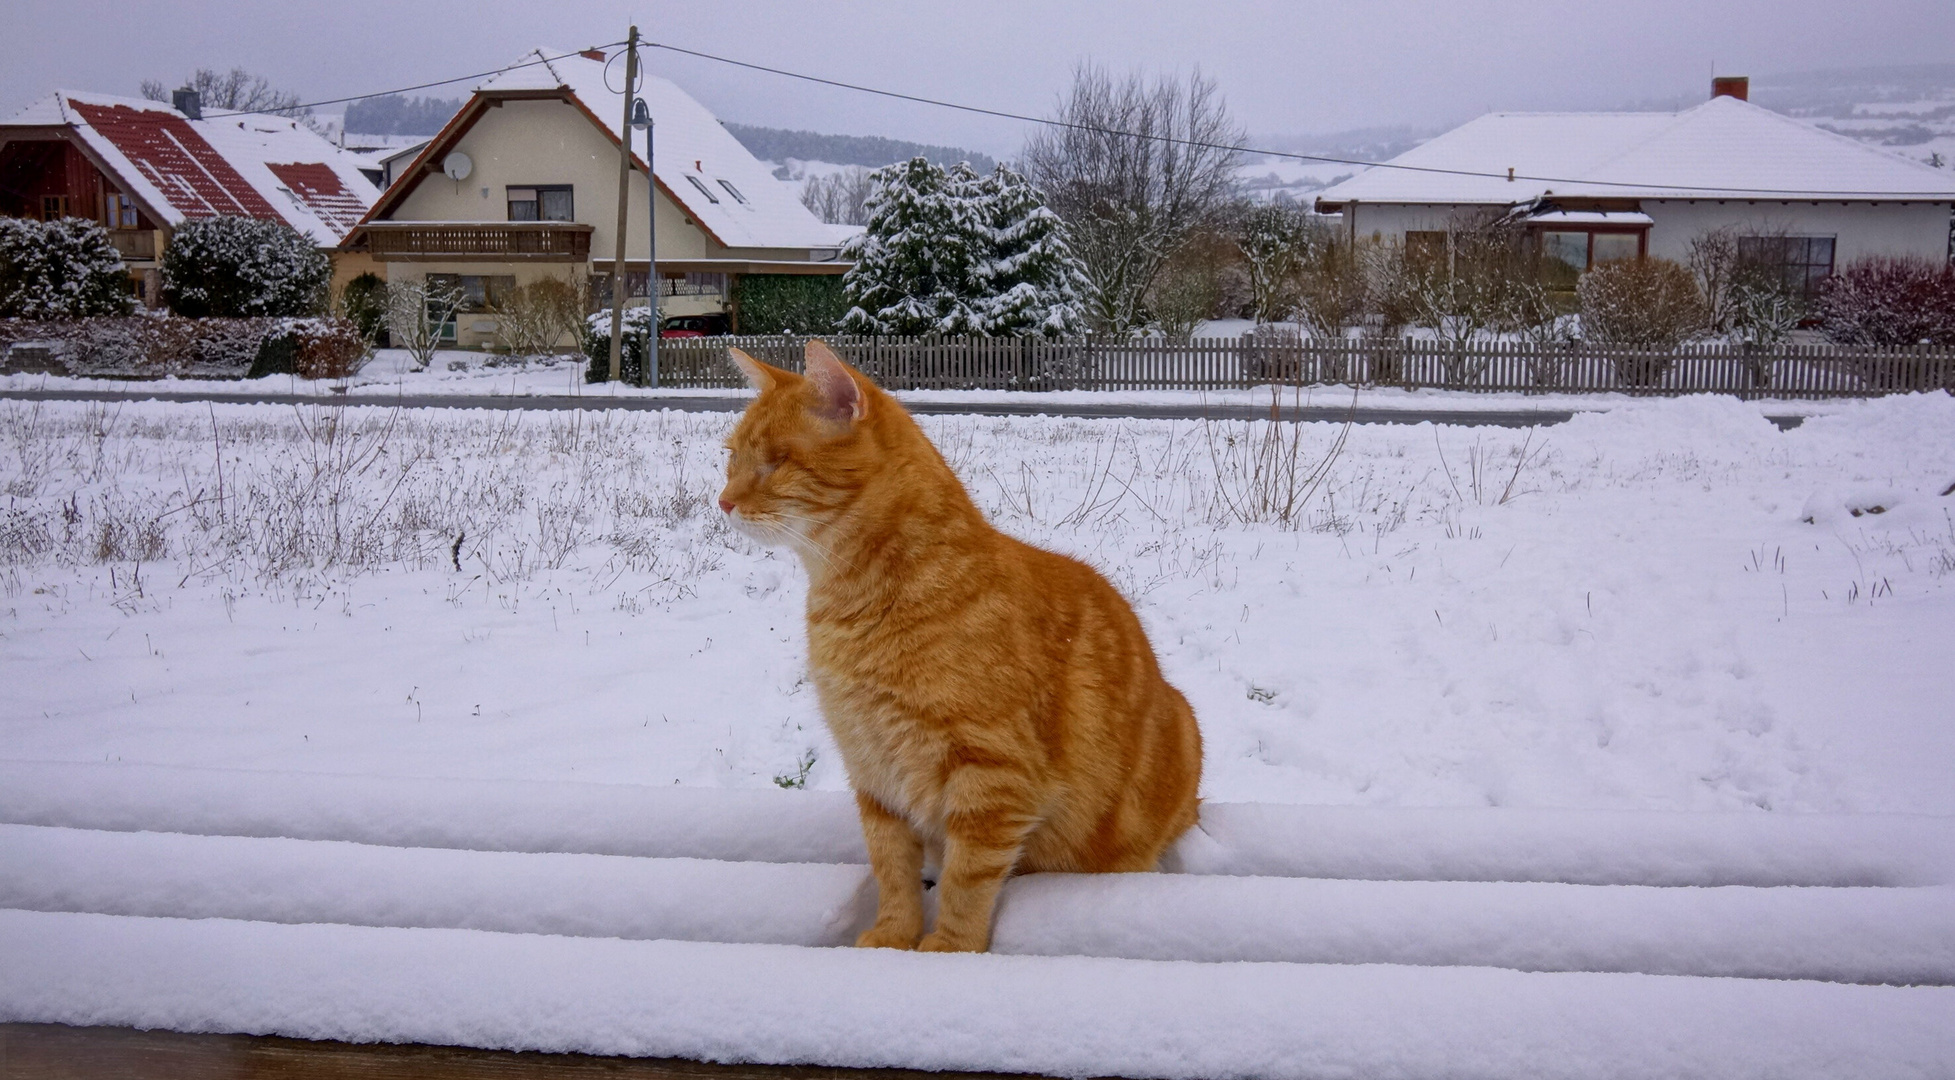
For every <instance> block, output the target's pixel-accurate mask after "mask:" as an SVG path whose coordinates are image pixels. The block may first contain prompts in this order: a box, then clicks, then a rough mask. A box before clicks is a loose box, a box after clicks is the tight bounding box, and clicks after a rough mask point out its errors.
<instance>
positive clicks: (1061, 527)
mask: <svg viewBox="0 0 1955 1080" xmlns="http://www.w3.org/2000/svg"><path fill="white" fill-rule="evenodd" d="M573 370H574V369H573ZM543 374H547V373H543ZM1811 413H1812V415H1811V416H1810V418H1809V419H1808V420H1807V421H1806V422H1805V423H1804V424H1803V425H1802V426H1800V427H1798V428H1796V429H1794V430H1791V431H1780V430H1778V429H1777V428H1776V427H1774V426H1773V425H1772V424H1770V423H1769V422H1767V421H1765V420H1764V419H1763V418H1762V416H1761V412H1760V408H1759V406H1758V405H1757V404H1756V403H1739V402H1733V401H1727V400H1723V399H1717V398H1698V399H1685V400H1673V401H1628V400H1624V401H1619V402H1616V403H1614V404H1613V407H1612V408H1610V409H1609V410H1607V411H1603V412H1594V413H1585V414H1583V415H1580V416H1577V417H1576V418H1575V419H1574V420H1573V421H1571V422H1568V423H1566V424H1561V425H1557V426H1554V427H1550V428H1541V429H1536V430H1533V431H1513V430H1506V429H1497V430H1489V429H1480V428H1461V427H1434V426H1432V425H1415V426H1414V425H1407V426H1360V427H1353V428H1350V429H1349V430H1348V431H1346V430H1344V429H1343V428H1342V427H1341V426H1340V425H1334V424H1306V425H1276V426H1274V427H1272V426H1270V425H1267V424H1263V423H1226V424H1223V423H1217V424H1213V425H1209V424H1204V423H1202V422H1177V421H1141V420H1072V419H1060V418H1049V417H1030V418H1004V417H981V416H946V417H927V418H924V419H923V420H922V421H921V422H922V423H923V424H924V426H925V428H926V430H928V431H929V432H930V434H931V435H932V436H933V437H934V438H935V439H936V440H937V441H938V443H939V445H940V446H941V447H942V448H943V450H944V452H945V455H946V457H947V458H948V459H949V460H950V461H951V463H952V464H953V466H954V467H955V468H957V469H958V471H959V472H960V474H961V475H963V476H964V477H965V479H966V481H967V483H968V484H969V486H970V487H971V490H972V492H973V494H974V496H975V497H976V498H977V500H978V501H979V503H980V505H981V506H983V507H984V508H985V510H986V511H987V513H989V514H990V515H991V517H992V518H993V520H994V521H996V522H997V523H998V524H999V525H1000V527H1002V528H1005V529H1007V530H1008V531H1011V532H1013V533H1015V534H1017V535H1020V536H1023V537H1026V538H1027V539H1030V540H1033V541H1035V542H1038V543H1041V544H1045V545H1047V546H1050V547H1053V548H1055V549H1058V550H1061V551H1066V552H1069V553H1072V554H1075V555H1078V556H1079V557H1082V558H1084V559H1087V560H1089V561H1091V562H1092V563H1094V564H1095V565H1097V566H1099V567H1100V568H1101V569H1102V570H1103V571H1104V572H1106V573H1107V575H1108V576H1109V577H1110V578H1111V579H1112V580H1113V581H1114V582H1115V583H1116V584H1117V585H1118V586H1119V587H1120V588H1121V589H1122V590H1123V591H1124V592H1125V593H1126V594H1127V595H1128V596H1129V597H1131V598H1132V599H1133V601H1134V603H1135V605H1136V608H1137V610H1138V611H1139V613H1140V615H1141V618H1142V619H1143V621H1144V622H1145V623H1146V625H1147V627H1148V629H1149V631H1150V633H1151V634H1152V636H1153V639H1154V642H1155V645H1156V647H1157V649H1158V651H1159V652H1160V654H1161V657H1162V662H1163V665H1164V667H1165V669H1166V671H1167V674H1168V676H1169V678H1170V679H1171V680H1172V681H1174V682H1175V683H1176V684H1177V685H1178V686H1179V687H1181V689H1182V690H1183V691H1184V692H1185V693H1187V695H1188V697H1189V699H1190V701H1191V702H1192V703H1193V704H1194V706H1195V709H1196V712H1197V714H1198V715H1199V716H1200V719H1201V722H1202V727H1203V734H1204V739H1205V746H1206V755H1207V758H1206V762H1207V766H1206V770H1205V775H1204V781H1203V794H1204V796H1205V797H1206V798H1207V799H1209V800H1210V801H1211V802H1212V803H1213V804H1214V805H1212V806H1211V807H1210V808H1209V810H1208V811H1207V812H1206V813H1205V816H1204V822H1203V829H1202V831H1201V832H1200V833H1199V834H1191V837H1190V839H1189V841H1188V842H1187V843H1184V844H1183V845H1182V847H1181V849H1180V850H1178V851H1177V853H1176V858H1175V860H1174V861H1175V868H1178V869H1180V870H1183V871H1185V873H1184V874H1182V875H1169V876H1164V877H1144V878H1137V879H1132V880H1131V881H1113V880H1097V881H1096V880H1090V879H1089V880H1077V879H1073V880H1069V879H1065V878H1050V879H1047V878H1028V879H1024V880H1022V881H1017V882H1014V883H1013V885H1012V887H1011V889H1010V890H1009V891H1008V893H1007V896H1006V901H1005V906H1004V908H1003V911H1002V912H1001V915H1000V923H999V951H1000V952H1017V953H1024V954H1038V955H1020V956H994V957H984V958H944V957H899V956H886V957H862V956H858V955H857V954H855V953H853V952H851V951H848V950H833V949H826V948H822V946H826V945H832V944H835V943H837V942H840V941H844V940H847V938H848V936H849V934H850V932H851V928H852V927H854V926H855V925H856V924H857V923H858V922H859V921H860V919H861V918H862V917H863V916H864V912H865V911H866V908H865V907H864V905H865V904H866V903H867V902H868V901H867V897H868V896H869V893H868V892H865V889H868V888H869V886H867V879H866V878H865V877H864V876H863V873H862V870H861V868H860V867H859V866H858V865H856V864H857V863H858V862H859V859H860V855H859V848H858V847H856V846H855V845H857V844H859V839H858V838H857V837H856V836H855V834H854V832H853V830H852V827H851V822H850V814H849V808H848V801H847V799H846V797H845V796H844V795H843V794H842V792H843V791H844V790H845V788H846V778H845V777H844V776H843V774H842V772H841V769H840V766H839V762H838V760H837V757H836V754H835V751H834V749H833V744H832V742H831V741H830V740H829V738H828V736H827V734H826V732H825V730H824V729H823V727H822V725H821V722H820V717H819V714H818V711H817V709H816V706H815V702H814V700H813V697H814V695H813V694H812V692H811V690H810V688H809V687H808V685H807V682H806V677H805V671H804V667H803V665H804V646H803V641H802V630H801V626H800V604H801V597H802V595H803V578H802V575H801V572H800V570H799V568H798V567H797V566H796V565H795V564H794V563H793V560H792V559H791V557H789V556H787V555H786V554H784V553H779V552H769V551H766V550H763V549H760V548H757V547H755V546H754V545H753V544H752V543H751V542H750V541H748V540H746V539H744V538H743V537H741V536H740V535H739V534H737V533H734V532H732V531H731V530H729V529H727V528H726V527H725V525H724V523H723V521H722V519H721V517H720V515H719V514H718V511H717V510H716V508H714V506H713V505H712V499H713V496H714V495H715V494H716V492H717V489H718V486H719V475H720V469H721V453H722V452H721V450H720V449H719V441H720V439H721V438H723V436H724V434H725V433H726V431H727V430H728V429H729V428H730V426H731V424H732V423H733V417H732V416H731V415H728V414H690V413H678V412H568V413H523V412H511V413H480V412H471V411H449V410H399V411H396V410H393V409H389V408H386V407H383V406H380V405H378V404H376V405H373V406H359V407H352V408H345V409H339V408H324V407H317V406H301V407H296V408H294V407H289V406H286V407H272V406H251V405H224V404H219V405H214V406H213V405H204V404H196V405H191V404H181V403H169V402H154V401H152V402H140V403H130V404H124V405H115V404H90V403H75V402H42V403H27V402H18V401H8V402H0V492H4V496H3V497H4V499H5V502H4V503H0V671H4V686H5V690H4V692H0V822H6V823H10V824H5V825H0V908H10V909H15V910H9V911H0V1019H54V1020H62V1021H65V1022H101V1023H125V1024H157V1025H162V1026H171V1027H178V1028H182V1029H186V1030H242V1031H278V1032H283V1033H287V1034H301V1035H305V1034H309V1035H315V1036H321V1037H338V1038H349V1037H352V1038H385V1039H395V1038H398V1039H426V1040H431V1041H452V1042H469V1043H474V1044H478V1045H493V1046H523V1047H534V1048H547V1049H587V1050H600V1051H608V1052H637V1053H663V1054H684V1055H692V1056H704V1057H713V1058H716V1059H723V1060H758V1061H807V1062H816V1063H828V1064H854V1065H882V1064H887V1065H902V1066H907V1067H931V1068H960V1069H964V1068H991V1069H1005V1070H1013V1069H1016V1070H1025V1071H1046V1072H1050V1073H1059V1074H1066V1075H1087V1074H1097V1075H1105V1074H1108V1073H1122V1072H1124V1073H1126V1074H1128V1075H1136V1076H1198V1075H1208V1076H1217V1075H1228V1076H1249V1075H1282V1076H1302V1075H1311V1074H1313V1071H1314V1072H1316V1073H1322V1072H1326V1071H1332V1072H1334V1071H1336V1070H1338V1069H1344V1070H1346V1071H1357V1072H1363V1073H1365V1074H1367V1075H1373V1074H1375V1075H1397V1076H1420V1075H1466V1076H1502V1075H1519V1074H1528V1075H1541V1074H1557V1075H1570V1076H1587V1075H1595V1076H1602V1075H1623V1076H1627V1075H1648V1076H1670V1075H1720V1076H1746V1075H1759V1076H1763V1075H1782V1076H1804V1075H1813V1076H1818V1075H1827V1074H1829V1073H1837V1072H1838V1071H1839V1067H1840V1066H1841V1065H1842V1063H1843V1062H1852V1063H1854V1065H1855V1068H1853V1069H1850V1070H1848V1071H1854V1072H1857V1073H1858V1074H1860V1075H1897V1076H1898V1075H1923V1076H1925V1075H1935V1074H1936V1071H1937V1070H1946V1069H1947V1068H1949V1067H1950V1066H1951V1064H1952V1063H1955V1041H1951V1040H1955V1036H1951V1035H1950V1032H1955V988H1951V986H1950V984H1955V954H1952V953H1950V951H1949V949H1950V946H1949V943H1950V942H1951V941H1955V899H1951V893H1950V890H1949V889H1947V888H1946V887H1944V886H1945V884H1946V883H1947V882H1948V881H1949V880H1950V876H1951V875H1950V870H1951V868H1955V861H1951V860H1950V858H1949V852H1948V849H1947V842H1948V840H1947V838H1948V837H1950V836H1951V835H1955V829H1949V828H1948V827H1947V825H1948V822H1947V821H1946V820H1940V819H1945V818H1947V817H1949V816H1955V789H1951V786H1950V785H1949V783H1948V777H1949V776H1950V775H1951V770H1955V724H1951V723H1950V722H1949V721H1950V715H1951V714H1950V708H1949V704H1948V703H1949V701H1951V700H1955V669H1952V668H1951V667H1950V666H1949V665H1948V664H1947V662H1946V654H1947V642H1948V641H1949V639H1950V637H1951V634H1950V631H1951V629H1955V496H1945V495H1943V494H1941V493H1942V492H1943V491H1944V490H1945V489H1947V488H1949V487H1950V485H1951V484H1955V401H1951V400H1950V399H1949V398H1948V397H1947V396H1946V395H1923V396H1914V397H1895V398H1887V399H1882V400H1877V401H1868V402H1853V403H1843V404H1838V405H1827V406H1824V407H1815V408H1813V409H1812V410H1811ZM1273 440H1275V441H1273ZM1292 440H1294V441H1292ZM1265 452H1267V454H1268V455H1273V457H1274V460H1278V461H1288V460H1290V459H1291V458H1292V455H1294V459H1295V460H1296V461H1297V462H1298V463H1299V464H1300V466H1301V467H1300V468H1299V469H1298V470H1297V472H1296V476H1297V478H1298V480H1297V482H1296V483H1295V485H1294V486H1293V485H1292V484H1291V482H1290V481H1289V480H1287V479H1286V477H1287V475H1288V474H1287V473H1284V472H1281V471H1279V472H1277V473H1276V474H1272V473H1271V472H1270V471H1268V470H1267V469H1264V470H1262V471H1258V469H1257V468H1256V466H1255V464H1254V463H1255V462H1256V461H1258V460H1264V461H1268V460H1271V457H1270V456H1266V454H1265ZM1286 505H1289V507H1290V509H1289V510H1288V511H1287V512H1286V511H1285V509H1284V507H1285V506H1286ZM783 788H787V789H790V790H782V789H783ZM134 830H153V831H149V832H141V831H134ZM722 860H747V861H746V862H739V863H730V862H726V861H722ZM797 864H798V865H797ZM1240 875H1253V876H1249V877H1244V876H1240ZM1311 879H1338V880H1311ZM635 897H644V898H648V899H647V900H646V901H644V902H640V901H639V900H635V899H634V898H635ZM653 901H656V902H653ZM1096 913H1097V917H1096ZM634 938H651V939H658V940H617V939H634ZM681 939H683V940H681ZM1251 961H1253V962H1251ZM1500 969H1507V970H1500ZM634 973H635V974H634ZM647 975H649V976H650V981H646V978H645V976H647ZM1731 976H1739V977H1738V978H1732V977H1731ZM1760 977H1764V978H1771V979H1779V980H1785V979H1790V980H1792V981H1777V982H1761V981H1758V979H1759V978H1760ZM1849 983H1902V984H1905V983H1914V984H1927V985H1925V986H1923V985H1916V986H1914V987H1913V988H1909V989H1903V988H1900V987H1898V986H1871V985H1847V984H1849ZM659 986H667V987H684V988H685V989H686V991H687V993H688V994H691V995H692V996H690V997H686V998H685V1000H684V1001H681V1000H680V998H675V997H673V996H672V995H671V994H668V993H667V992H666V991H663V990H659V989H657V987H659ZM682 996H684V995H682ZM408 1002H413V1003H415V1004H414V1005H413V1006H412V1007H409V1006H408V1005H407V1004H406V1003H408ZM952 1017H958V1018H962V1019H959V1020H958V1021H957V1022H954V1023H949V1024H948V1025H946V1023H945V1021H946V1020H947V1019H949V1018H952ZM1087 1018H1092V1022H1090V1023H1089V1022H1088V1020H1087ZM1086 1029H1091V1030H1094V1031H1097V1032H1099V1034H1098V1035H1095V1036H1094V1037H1093V1038H1090V1039H1088V1038H1085V1037H1084V1036H1083V1035H1082V1031H1083V1030H1086ZM890 1031H902V1032H908V1033H909V1034H906V1035H904V1036H903V1037H900V1038H890V1037H887V1036H883V1035H874V1034H870V1033H872V1032H874V1033H884V1032H890ZM1489 1032H1500V1033H1507V1034H1506V1036H1505V1037H1503V1038H1500V1039H1494V1038H1492V1037H1491V1036H1490V1035H1489V1034H1488V1033H1489ZM1224 1033H1227V1034H1226V1036H1225V1034H1224ZM878 1038H882V1041H881V1042H878V1041H877V1039H878Z"/></svg>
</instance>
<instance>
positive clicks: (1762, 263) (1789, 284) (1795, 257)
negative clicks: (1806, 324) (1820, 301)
mask: <svg viewBox="0 0 1955 1080" xmlns="http://www.w3.org/2000/svg"><path fill="white" fill-rule="evenodd" d="M1738 262H1739V265H1741V266H1743V267H1744V268H1746V269H1748V270H1749V269H1757V270H1759V271H1762V272H1763V273H1765V274H1767V275H1768V276H1771V277H1776V278H1777V279H1778V280H1779V281H1780V282H1782V283H1784V285H1785V288H1786V290H1787V291H1789V292H1791V293H1792V294H1793V295H1795V296H1797V297H1798V298H1799V299H1800V300H1801V301H1806V302H1810V301H1811V300H1812V298H1813V296H1814V295H1815V294H1816V293H1817V292H1818V291H1819V286H1820V283H1821V282H1823V281H1825V280H1826V279H1827V278H1828V277H1831V276H1832V274H1833V238H1832V237H1830V236H1740V237H1738Z"/></svg>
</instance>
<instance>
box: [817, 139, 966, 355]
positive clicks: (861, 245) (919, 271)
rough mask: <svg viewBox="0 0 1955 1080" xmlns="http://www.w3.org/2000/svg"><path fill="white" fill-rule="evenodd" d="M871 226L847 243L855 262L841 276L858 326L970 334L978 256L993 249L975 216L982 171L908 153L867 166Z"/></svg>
mask: <svg viewBox="0 0 1955 1080" xmlns="http://www.w3.org/2000/svg"><path fill="white" fill-rule="evenodd" d="M870 178H871V179H872V180H874V181H875V185H876V188H875V191H874V192H873V193H871V194H870V196H869V200H868V202H867V204H865V205H866V209H867V210H868V212H869V225H868V228H867V229H866V230H865V231H864V232H863V233H862V234H861V235H860V236H858V237H856V238H855V239H854V240H851V241H850V242H849V245H848V247H847V248H846V249H844V251H843V257H844V258H847V259H851V260H853V261H854V263H855V265H854V266H852V267H850V268H849V272H848V273H847V274H846V275H844V276H843V278H842V290H843V295H844V297H845V298H846V299H847V301H848V303H849V310H848V313H847V314H846V315H843V316H842V328H843V329H844V330H846V331H848V332H850V333H854V334H900V335H910V334H969V333H974V332H978V331H979V318H978V315H977V312H976V311H975V309H974V304H973V301H975V300H976V299H977V298H978V297H977V294H976V293H975V291H974V290H975V288H976V285H977V280H978V264H979V262H980V261H981V260H983V259H984V258H985V256H986V255H988V251H987V250H986V249H987V247H988V245H987V244H986V243H985V240H984V235H983V230H982V225H981V223H980V222H979V221H978V220H977V219H976V210H977V208H976V206H975V200H974V198H973V195H974V187H975V185H976V183H977V176H976V175H975V174H974V173H972V172H971V170H970V168H969V167H968V166H965V165H956V166H953V167H952V168H951V169H949V170H948V171H946V170H944V169H942V168H939V167H937V166H936V165H933V164H931V163H930V161H929V160H928V159H926V158H921V157H918V158H911V159H910V160H909V161H906V162H903V163H901V164H897V165H887V166H884V167H883V168H880V169H877V170H876V171H875V172H873V173H871V174H870Z"/></svg>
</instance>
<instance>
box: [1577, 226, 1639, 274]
mask: <svg viewBox="0 0 1955 1080" xmlns="http://www.w3.org/2000/svg"><path fill="white" fill-rule="evenodd" d="M1589 238H1590V243H1589V265H1590V266H1601V265H1602V264H1603V263H1605V262H1619V261H1621V260H1623V259H1633V258H1635V257H1636V256H1637V255H1638V254H1640V253H1641V252H1642V247H1643V245H1642V239H1641V238H1640V237H1638V236H1637V235H1636V234H1635V233H1619V232H1611V233H1590V234H1589Z"/></svg>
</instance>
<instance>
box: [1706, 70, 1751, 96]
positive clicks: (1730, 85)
mask: <svg viewBox="0 0 1955 1080" xmlns="http://www.w3.org/2000/svg"><path fill="white" fill-rule="evenodd" d="M1711 96H1712V97H1714V98H1721V97H1734V98H1737V99H1738V100H1739V101H1750V100H1751V80H1750V79H1749V78H1747V77H1746V76H1743V75H1715V76H1712V77H1711Z"/></svg>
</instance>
